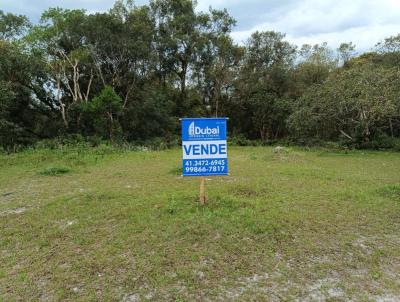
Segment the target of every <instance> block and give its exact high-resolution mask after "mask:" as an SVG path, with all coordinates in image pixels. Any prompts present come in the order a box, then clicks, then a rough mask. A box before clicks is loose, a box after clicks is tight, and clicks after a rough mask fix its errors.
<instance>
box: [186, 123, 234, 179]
mask: <svg viewBox="0 0 400 302" xmlns="http://www.w3.org/2000/svg"><path fill="white" fill-rule="evenodd" d="M226 121H227V118H184V119H182V120H181V125H182V151H183V162H182V165H183V166H182V171H183V173H182V174H183V176H213V175H214V176H215V175H228V145H227V143H226Z"/></svg>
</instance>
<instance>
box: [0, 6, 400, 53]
mask: <svg viewBox="0 0 400 302" xmlns="http://www.w3.org/2000/svg"><path fill="white" fill-rule="evenodd" d="M113 3H114V1H113V0H63V1H61V0H0V9H1V10H3V11H5V12H12V13H15V14H24V15H27V16H29V17H30V19H31V20H32V21H33V22H37V21H38V20H39V18H40V14H41V13H42V12H43V11H44V10H45V9H47V8H48V7H56V6H59V7H63V8H84V9H86V10H87V11H88V12H89V13H92V12H96V11H106V10H108V9H109V8H111V7H112V5H113ZM146 3H147V0H136V4H137V5H141V4H146ZM210 6H212V7H213V8H217V9H223V8H226V9H228V12H229V13H230V14H231V15H232V16H233V17H234V18H235V19H236V20H237V26H236V27H235V28H234V30H233V32H232V37H233V38H234V40H235V41H236V42H238V43H244V42H245V41H246V40H247V39H248V37H249V36H250V34H251V33H252V32H254V31H256V30H259V31H263V30H265V31H266V30H274V31H279V32H282V33H286V39H287V40H288V41H290V42H291V43H293V44H296V45H298V46H301V45H302V44H305V43H307V44H316V43H319V44H320V43H323V42H327V43H328V45H329V46H330V47H332V48H337V47H338V46H339V45H340V43H342V42H350V41H351V42H353V43H354V44H355V45H356V47H357V50H358V51H359V52H364V51H368V50H371V49H372V48H373V46H374V45H375V44H376V43H377V42H379V41H381V40H383V39H384V38H385V37H388V36H392V35H397V34H399V33H400V0H198V6H197V10H198V11H206V10H208V8H209V7H210Z"/></svg>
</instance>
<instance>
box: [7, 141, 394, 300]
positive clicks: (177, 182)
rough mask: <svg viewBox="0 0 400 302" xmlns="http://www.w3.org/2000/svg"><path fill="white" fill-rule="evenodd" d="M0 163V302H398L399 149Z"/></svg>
mask: <svg viewBox="0 0 400 302" xmlns="http://www.w3.org/2000/svg"><path fill="white" fill-rule="evenodd" d="M229 152H230V169H231V175H230V176H229V177H221V178H212V179H211V178H210V179H207V184H206V188H207V194H208V198H209V203H208V204H207V205H206V206H204V207H201V206H199V204H198V203H197V198H198V188H199V180H198V179H196V178H189V179H188V178H181V177H180V157H181V151H180V150H178V149H175V150H169V151H163V152H146V151H141V152H123V151H118V150H114V149H110V148H106V147H102V148H97V149H80V148H69V149H66V150H52V151H51V150H37V151H26V152H22V153H19V154H15V155H9V156H6V155H0V168H1V170H0V301H14V300H20V301H54V300H69V301H77V300H78V301H99V300H104V301H114V300H115V301H348V300H352V301H400V154H398V153H397V154H396V153H382V152H381V153H379V152H349V153H340V152H339V153H335V152H323V151H307V152H306V151H302V150H298V149H290V150H278V152H274V149H272V148H250V147H249V148H247V147H246V148H244V147H243V148H231V149H230V151H229Z"/></svg>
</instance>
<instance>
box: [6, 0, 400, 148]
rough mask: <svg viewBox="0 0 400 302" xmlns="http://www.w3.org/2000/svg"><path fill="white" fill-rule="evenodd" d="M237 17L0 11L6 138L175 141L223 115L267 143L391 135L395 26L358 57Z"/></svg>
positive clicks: (361, 141)
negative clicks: (247, 25) (191, 123)
mask: <svg viewBox="0 0 400 302" xmlns="http://www.w3.org/2000/svg"><path fill="white" fill-rule="evenodd" d="M235 24H236V21H235V20H234V19H233V18H232V16H230V15H229V13H228V11H226V10H215V9H212V8H210V9H209V10H208V11H206V12H198V11H197V10H196V2H195V1H192V0H152V1H150V3H149V4H148V5H142V6H136V5H135V4H134V3H133V2H132V1H121V0H119V1H117V2H115V4H114V6H113V8H112V9H110V10H109V11H108V12H102V13H92V14H88V13H87V12H86V11H85V10H69V9H62V8H49V9H48V10H47V11H45V12H43V14H42V17H41V20H40V22H39V23H38V24H34V25H33V24H31V23H30V21H29V19H28V18H27V17H25V16H20V15H14V14H10V13H5V12H3V11H0V145H1V146H3V148H11V147H12V146H15V145H29V144H33V143H35V142H36V141H38V140H41V139H51V138H55V137H60V136H69V135H81V136H83V137H87V138H89V137H98V138H101V139H106V140H112V141H120V142H123V141H128V142H135V141H139V140H140V141H144V140H148V139H154V138H162V139H163V140H174V139H175V138H176V137H177V135H178V134H179V123H178V119H179V118H180V117H188V116H197V117H198V116H204V117H207V116H210V117H211V116H228V117H230V118H231V120H230V123H229V127H230V128H229V130H230V135H231V136H240V137H245V138H247V139H254V140H260V141H261V142H263V143H272V142H274V141H277V140H282V139H284V140H290V141H293V142H297V143H307V142H312V141H316V140H324V141H336V142H339V143H342V144H345V145H352V146H358V147H362V146H364V147H365V146H366V147H368V146H369V147H371V146H372V147H374V146H375V147H385V146H389V145H390V146H392V145H393V144H395V142H396V139H397V138H399V136H400V34H399V35H397V36H392V37H387V38H386V39H384V40H383V41H381V42H378V43H377V44H376V46H375V48H374V50H373V51H372V52H369V53H361V54H358V53H357V52H356V51H355V49H356V46H355V45H354V44H353V43H352V42H343V43H342V44H341V45H340V46H339V48H338V49H337V50H333V49H331V48H329V46H328V45H327V44H326V43H323V44H319V45H318V44H317V45H308V44H306V45H300V46H296V45H293V44H291V43H290V42H288V41H287V39H286V37H285V34H284V33H279V32H274V31H265V32H255V33H253V34H252V35H251V37H250V38H249V39H248V41H247V42H246V43H245V45H238V44H236V43H235V42H234V41H233V40H232V38H231V36H230V33H231V31H232V29H233V28H234V26H235ZM380 142H384V143H382V144H381V143H380ZM388 142H389V143H388Z"/></svg>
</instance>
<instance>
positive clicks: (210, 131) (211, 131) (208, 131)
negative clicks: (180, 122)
mask: <svg viewBox="0 0 400 302" xmlns="http://www.w3.org/2000/svg"><path fill="white" fill-rule="evenodd" d="M197 135H219V126H217V127H216V128H210V127H208V126H207V127H205V128H200V127H196V125H195V124H194V122H192V123H191V124H190V125H189V136H197Z"/></svg>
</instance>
